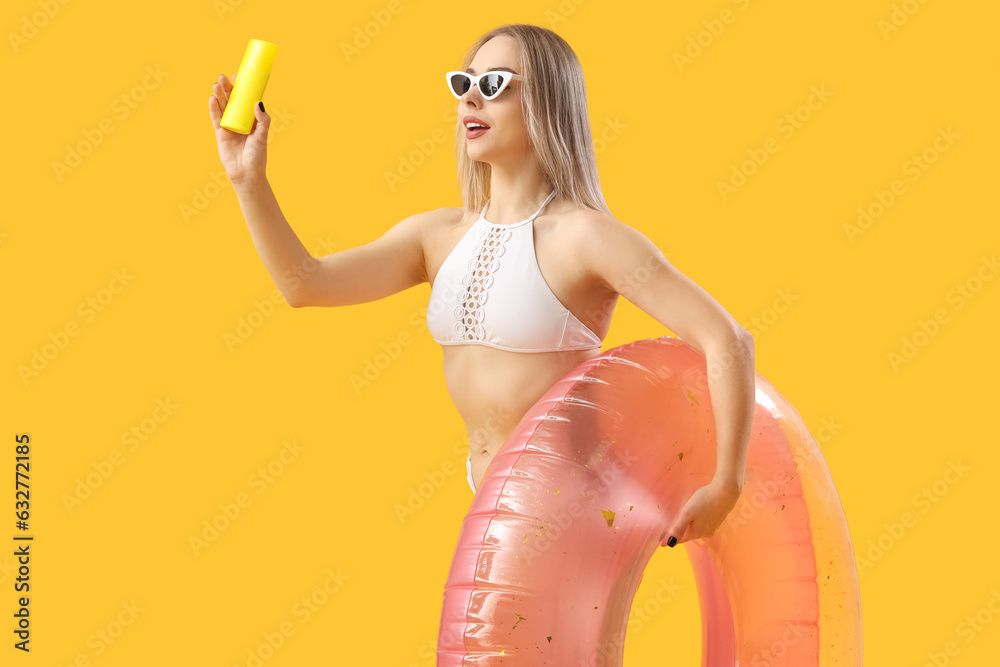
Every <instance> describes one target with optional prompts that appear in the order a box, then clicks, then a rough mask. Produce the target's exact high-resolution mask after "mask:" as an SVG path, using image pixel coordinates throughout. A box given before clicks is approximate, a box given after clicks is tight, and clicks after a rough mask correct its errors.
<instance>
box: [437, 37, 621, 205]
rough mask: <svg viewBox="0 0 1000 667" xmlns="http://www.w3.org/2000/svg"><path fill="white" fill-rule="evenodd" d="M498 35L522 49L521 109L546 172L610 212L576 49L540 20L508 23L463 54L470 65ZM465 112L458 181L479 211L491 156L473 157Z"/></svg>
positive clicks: (561, 187)
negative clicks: (599, 167)
mask: <svg viewBox="0 0 1000 667" xmlns="http://www.w3.org/2000/svg"><path fill="white" fill-rule="evenodd" d="M498 35H509V36H510V37H512V38H513V39H514V41H515V42H516V43H517V46H518V51H519V52H520V60H521V67H520V71H519V73H520V74H523V75H524V77H525V79H524V80H523V81H518V83H519V84H521V111H522V112H523V114H524V119H525V125H526V126H527V130H528V140H529V143H530V145H531V148H532V150H533V152H534V155H535V159H536V160H537V162H538V165H539V168H540V169H541V170H542V173H543V174H544V175H545V176H546V177H547V178H548V180H549V183H551V184H552V187H553V189H554V190H555V191H556V196H557V197H558V196H563V197H566V198H568V199H571V200H572V201H574V202H576V204H577V205H578V206H581V207H584V208H590V209H594V210H598V211H602V212H604V213H607V214H608V215H611V209H609V208H608V205H607V203H606V202H605V201H604V194H603V193H602V192H601V183H600V178H599V177H598V175H597V159H596V157H595V155H594V139H593V137H592V136H591V132H590V115H589V114H588V112H587V91H586V88H585V87H584V81H583V68H582V67H581V66H580V61H579V60H578V59H577V57H576V53H574V52H573V49H572V48H571V47H570V45H569V44H567V43H566V40H564V39H563V38H562V37H560V36H559V35H557V34H556V33H554V32H553V31H551V30H549V29H547V28H543V27H541V26H536V25H531V24H526V23H509V24H507V25H502V26H499V27H497V28H494V29H493V30H490V31H489V32H487V33H486V34H484V35H483V36H482V37H480V38H479V39H477V40H476V42H475V44H473V45H472V47H471V48H470V49H469V51H468V52H467V53H466V54H465V58H464V60H463V61H462V66H461V68H460V69H463V70H464V69H466V68H468V67H469V65H470V64H471V63H472V59H473V58H475V57H476V52H477V51H479V48H480V47H481V46H482V45H483V44H485V43H486V42H488V41H489V40H491V39H493V38H494V37H496V36H498ZM467 144H468V140H467V139H466V138H465V127H464V126H463V125H462V121H461V118H459V120H458V123H457V124H456V127H455V160H456V162H457V163H458V186H459V190H460V192H461V193H462V201H463V203H464V205H465V210H466V212H468V213H472V214H477V213H479V211H480V210H481V209H482V208H483V206H485V205H486V201H487V200H488V199H489V197H490V172H491V170H492V166H491V165H490V164H489V163H488V162H480V161H477V160H473V159H471V158H470V157H469V152H468V146H467Z"/></svg>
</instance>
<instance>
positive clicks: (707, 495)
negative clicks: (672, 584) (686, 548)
mask: <svg viewBox="0 0 1000 667" xmlns="http://www.w3.org/2000/svg"><path fill="white" fill-rule="evenodd" d="M741 491H742V489H741V488H740V485H739V484H737V483H736V481H733V480H722V479H713V480H712V481H711V482H709V483H708V484H706V485H705V486H702V487H700V488H698V489H695V492H694V493H692V494H691V497H690V498H688V500H687V502H686V503H684V506H683V507H681V511H680V512H679V513H678V514H677V519H676V520H675V521H674V525H673V526H671V527H670V530H669V531H668V532H667V537H666V539H664V540H663V541H662V542H660V546H661V547H662V546H668V547H672V546H674V545H675V544H680V543H681V542H687V541H688V540H696V539H698V538H700V537H711V536H712V535H714V534H715V531H716V530H717V529H718V528H719V526H720V525H722V522H723V521H724V520H725V518H726V517H727V516H729V513H730V512H731V511H732V510H733V507H735V506H736V501H737V500H739V497H740V493H741ZM674 538H676V540H674Z"/></svg>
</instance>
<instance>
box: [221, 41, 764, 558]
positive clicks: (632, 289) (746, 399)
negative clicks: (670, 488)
mask: <svg viewBox="0 0 1000 667" xmlns="http://www.w3.org/2000/svg"><path fill="white" fill-rule="evenodd" d="M462 64H463V69H464V71H455V72H449V73H447V75H446V80H447V85H448V88H449V90H450V91H451V94H452V95H454V96H455V97H456V98H457V99H458V108H457V111H458V125H457V127H456V156H457V160H458V176H459V183H460V187H461V192H462V198H463V202H464V204H465V205H464V206H463V207H454V208H453V207H445V208H439V209H435V210H432V211H427V212H424V213H417V214H415V215H412V216H410V217H408V218H405V219H404V220H402V221H400V222H399V223H397V224H396V225H395V226H393V227H392V228H391V229H389V230H388V231H387V232H386V233H385V234H383V235H382V236H381V237H380V238H378V239H376V240H374V241H372V242H371V243H368V244H366V245H363V246H359V247H356V248H350V249H347V250H342V251H339V252H336V253H333V254H330V255H326V256H324V257H320V258H315V259H314V258H313V257H311V255H310V254H309V252H308V251H307V250H306V249H305V247H303V245H302V243H301V242H300V241H299V239H298V237H297V236H296V235H295V233H294V232H293V231H292V229H291V227H289V225H288V223H287V221H286V220H285V218H284V217H283V215H282V213H281V210H280V209H279V207H278V203H277V201H276V200H275V197H274V193H273V192H272V190H271V188H270V186H269V184H268V182H267V179H266V175H265V161H266V149H267V132H268V128H269V126H270V123H271V119H270V117H269V116H268V115H267V113H266V112H265V110H264V107H263V105H262V104H259V105H258V106H257V107H256V109H255V115H256V123H255V124H254V128H253V130H252V131H251V133H250V134H249V135H242V134H237V133H234V132H230V131H229V130H226V129H224V128H221V127H220V126H219V121H220V119H221V118H222V112H223V111H224V109H225V107H226V102H227V99H228V95H229V93H230V91H231V90H232V84H231V83H230V81H229V80H228V79H227V78H226V77H225V76H224V75H223V76H220V77H219V81H218V82H217V83H215V84H214V85H213V91H212V92H213V94H212V97H210V98H209V113H210V115H211V118H212V123H213V124H214V126H215V134H216V139H217V141H218V147H219V156H220V158H221V160H222V164H223V166H224V168H225V170H226V173H227V175H228V177H229V180H230V182H232V184H233V187H234V188H235V190H236V194H237V196H238V198H239V202H240V206H241V207H242V210H243V214H244V216H245V217H246V221H247V225H248V226H249V228H250V234H251V236H252V237H253V242H254V245H255V246H256V248H257V251H258V252H259V253H260V256H261V259H262V260H263V262H264V264H265V266H266V267H267V270H268V271H269V272H270V274H271V277H272V278H273V279H274V282H275V284H276V285H277V286H278V288H279V289H280V290H281V293H282V294H283V295H284V297H285V299H286V300H287V301H288V303H289V304H290V305H291V306H293V307H296V308H298V307H303V306H345V305H350V304H357V303H364V302H368V301H373V300H376V299H380V298H383V297H386V296H389V295H391V294H395V293H396V292H399V291H402V290H405V289H408V288H410V287H413V286H414V285H418V284H421V283H424V282H426V283H429V284H430V285H431V295H430V302H429V304H428V308H427V323H428V328H429V331H430V333H431V335H432V336H433V338H434V340H436V341H437V342H438V343H440V344H441V345H442V350H443V355H444V374H445V381H446V384H447V387H448V391H449V394H450V395H451V397H452V400H453V401H454V402H455V406H456V408H457V409H458V411H459V413H460V415H461V417H462V419H463V421H464V422H465V425H466V427H467V429H468V432H469V445H470V454H469V459H468V461H467V468H468V473H469V485H470V486H471V487H472V490H473V492H475V490H476V487H477V486H478V484H479V483H480V482H481V480H482V478H483V476H484V474H485V471H486V468H487V466H488V465H489V462H490V460H491V459H492V458H493V456H494V455H495V454H496V453H497V451H498V450H499V449H500V447H501V446H502V445H503V443H504V442H505V441H506V439H507V437H508V435H509V434H510V433H511V431H512V430H513V428H514V427H515V425H516V424H517V423H518V421H519V420H520V419H521V417H522V416H523V415H524V414H525V413H526V412H527V411H528V409H529V408H530V407H531V406H532V405H533V404H534V403H535V402H536V401H537V400H538V399H539V398H540V397H541V396H542V395H543V394H544V393H545V392H546V391H547V390H548V389H549V388H551V387H552V386H553V385H554V384H555V383H556V382H557V381H558V380H559V379H560V378H562V377H563V376H564V375H566V373H568V372H569V371H570V370H571V369H573V368H574V367H575V366H577V365H578V364H580V363H581V362H583V361H585V360H587V359H590V358H591V357H594V356H596V355H597V354H599V353H600V350H601V341H602V340H603V338H604V336H605V335H606V334H607V331H608V326H609V323H610V320H611V314H612V312H613V310H614V307H615V303H616V301H617V299H618V296H619V294H621V295H624V296H625V297H626V298H627V299H628V300H629V301H631V302H632V303H634V304H636V305H637V306H638V307H639V308H641V309H642V310H644V311H645V312H647V313H649V314H650V315H651V316H652V317H654V318H655V319H657V320H658V321H659V322H660V323H662V324H663V325H664V326H666V327H667V328H669V329H670V330H671V331H673V332H675V333H676V334H677V335H678V336H679V337H680V338H681V339H683V340H684V341H685V342H687V343H689V344H690V345H692V346H693V347H695V348H696V349H698V350H699V351H701V352H702V353H703V354H705V355H706V357H707V363H708V375H709V378H710V380H709V393H710V395H711V400H712V407H713V411H714V414H715V416H716V417H715V418H716V436H717V442H718V454H717V465H716V471H715V475H714V478H713V479H712V481H711V483H710V484H707V485H705V486H703V487H701V488H699V489H697V490H696V491H695V492H694V493H693V494H692V496H691V497H690V498H689V499H688V501H687V502H686V504H685V505H684V507H683V508H682V510H681V512H680V513H679V514H678V517H677V520H676V522H675V523H674V525H673V528H672V530H671V532H670V535H671V538H672V539H670V540H669V541H668V544H669V546H674V544H676V543H681V542H685V541H687V540H691V539H696V538H700V537H709V536H711V535H713V534H714V533H715V530H716V529H717V528H718V526H719V525H720V524H721V523H722V521H723V519H725V517H726V516H727V515H728V514H729V512H730V511H731V510H732V508H733V506H734V505H735V504H736V501H737V499H738V497H739V495H740V493H741V491H742V488H743V470H744V464H745V461H746V448H747V443H748V441H749V437H750V425H751V420H752V416H753V405H754V366H753V339H752V337H751V336H750V334H749V333H748V332H747V331H746V330H745V329H743V328H742V327H741V326H740V325H739V324H738V323H737V322H736V321H735V320H734V319H733V318H732V316H730V315H729V313H728V312H727V311H726V310H725V309H724V308H723V307H722V306H721V305H720V304H719V303H718V302H717V301H715V300H714V299H713V298H712V297H711V296H710V295H709V294H708V293H706V292H705V291H704V290H703V289H702V288H700V287H699V286H698V285H697V284H695V283H694V282H693V281H691V280H690V279H689V278H687V277H686V276H684V275H683V274H681V273H680V272H679V271H678V270H677V269H675V268H674V267H673V266H672V265H671V264H670V263H669V262H668V261H667V259H666V258H665V257H664V256H663V254H662V253H661V252H660V251H659V250H658V249H657V248H656V246H655V245H654V244H653V243H652V242H651V241H650V240H649V239H648V238H646V237H645V236H644V235H643V234H641V233H640V232H639V231H637V230H635V229H633V228H632V227H630V226H628V225H626V224H625V223H623V222H620V221H619V220H616V219H615V218H614V217H613V216H612V215H611V212H610V210H609V209H608V206H607V204H605V202H604V198H603V195H602V194H601V188H600V184H599V181H598V175H597V166H596V161H595V156H594V148H593V142H592V139H591V134H590V121H589V116H588V112H587V98H586V91H585V89H584V77H583V71H582V69H581V66H580V63H579V61H578V59H577V57H576V54H575V53H574V52H573V50H572V49H571V48H570V46H569V45H568V44H567V43H566V42H565V41H564V40H563V39H562V38H561V37H559V36H558V35H557V34H556V33H554V32H552V31H551V30H547V29H545V28H541V27H538V26H533V25H524V24H513V25H504V26H500V27H498V28H496V29H494V30H492V31H490V32H488V33H487V34H485V35H483V36H482V37H480V38H479V39H478V40H477V41H476V43H475V44H474V45H473V46H472V48H471V49H470V50H469V52H468V53H467V54H466V56H465V58H464V60H463V63H462ZM234 78H235V77H234ZM303 276H307V277H305V278H304V279H303V278H302V277H303Z"/></svg>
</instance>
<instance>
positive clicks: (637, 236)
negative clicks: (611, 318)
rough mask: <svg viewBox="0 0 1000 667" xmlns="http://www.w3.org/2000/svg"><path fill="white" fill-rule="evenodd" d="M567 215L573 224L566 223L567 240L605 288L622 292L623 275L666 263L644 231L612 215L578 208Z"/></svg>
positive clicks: (590, 273)
mask: <svg viewBox="0 0 1000 667" xmlns="http://www.w3.org/2000/svg"><path fill="white" fill-rule="evenodd" d="M569 219H570V220H571V221H572V223H573V224H570V225H567V228H568V230H569V231H568V233H567V241H568V242H569V243H570V244H572V247H573V249H574V250H575V251H576V255H577V257H579V258H580V261H581V262H582V264H583V266H584V268H585V270H586V271H587V273H588V274H589V275H590V276H591V278H593V279H594V280H595V281H596V282H597V283H598V284H600V285H601V286H602V287H604V288H605V289H608V290H611V291H615V292H619V293H623V292H622V287H623V284H622V281H623V276H626V275H629V274H630V273H631V272H632V271H634V270H637V269H639V267H644V268H645V269H649V270H656V269H657V268H662V267H663V266H664V265H666V264H668V262H667V260H666V257H664V255H663V253H662V252H661V251H660V249H659V248H657V247H656V245H655V244H654V243H653V242H652V241H650V240H649V238H648V237H647V236H646V235H645V234H643V233H642V232H640V231H639V230H638V229H636V228H635V227H632V226H631V225H629V224H627V223H625V222H622V221H621V220H619V219H617V218H616V217H614V216H613V215H610V214H608V213H604V212H602V211H595V210H594V209H588V208H581V209H578V210H577V211H574V212H572V213H571V214H570V218H569ZM626 282H627V281H626Z"/></svg>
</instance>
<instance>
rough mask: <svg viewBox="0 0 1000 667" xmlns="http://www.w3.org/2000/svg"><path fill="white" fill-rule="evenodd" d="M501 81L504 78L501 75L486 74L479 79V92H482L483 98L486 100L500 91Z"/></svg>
mask: <svg viewBox="0 0 1000 667" xmlns="http://www.w3.org/2000/svg"><path fill="white" fill-rule="evenodd" d="M503 80H504V77H503V75H502V74H487V75H486V76H484V77H483V78H482V79H480V80H479V90H481V91H482V93H483V97H485V98H486V99H490V98H491V97H494V96H495V95H496V94H497V93H498V92H499V91H500V86H501V85H503Z"/></svg>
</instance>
